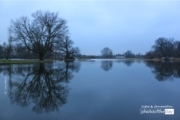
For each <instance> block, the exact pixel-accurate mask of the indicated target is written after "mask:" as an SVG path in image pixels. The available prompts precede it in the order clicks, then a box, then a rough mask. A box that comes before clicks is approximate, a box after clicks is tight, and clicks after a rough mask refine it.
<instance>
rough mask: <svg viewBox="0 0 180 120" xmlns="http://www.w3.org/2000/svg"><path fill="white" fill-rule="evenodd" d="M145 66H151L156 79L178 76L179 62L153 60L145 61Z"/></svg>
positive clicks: (168, 78) (179, 74) (161, 79)
mask: <svg viewBox="0 0 180 120" xmlns="http://www.w3.org/2000/svg"><path fill="white" fill-rule="evenodd" d="M145 64H146V66H148V67H150V68H152V72H153V73H154V74H155V76H156V79H157V80H159V81H164V80H173V78H179V77H180V63H179V62H160V61H159V62H153V61H146V62H145Z"/></svg>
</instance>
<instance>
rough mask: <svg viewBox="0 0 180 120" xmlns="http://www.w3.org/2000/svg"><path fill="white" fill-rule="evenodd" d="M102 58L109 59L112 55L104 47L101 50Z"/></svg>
mask: <svg viewBox="0 0 180 120" xmlns="http://www.w3.org/2000/svg"><path fill="white" fill-rule="evenodd" d="M101 54H102V57H104V58H111V57H112V55H113V52H112V50H111V49H109V48H108V47H105V48H104V49H103V50H101Z"/></svg>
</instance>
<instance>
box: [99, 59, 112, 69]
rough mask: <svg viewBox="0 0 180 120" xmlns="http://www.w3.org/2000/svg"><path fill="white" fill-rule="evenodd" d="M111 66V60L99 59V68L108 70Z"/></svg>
mask: <svg viewBox="0 0 180 120" xmlns="http://www.w3.org/2000/svg"><path fill="white" fill-rule="evenodd" d="M112 66H113V61H101V68H102V69H103V70H104V71H109V70H110V69H111V68H112Z"/></svg>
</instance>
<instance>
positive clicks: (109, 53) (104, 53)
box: [101, 47, 142, 58]
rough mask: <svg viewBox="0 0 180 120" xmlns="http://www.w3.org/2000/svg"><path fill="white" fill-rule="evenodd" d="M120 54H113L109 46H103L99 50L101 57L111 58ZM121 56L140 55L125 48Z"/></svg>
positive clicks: (132, 56) (131, 56)
mask: <svg viewBox="0 0 180 120" xmlns="http://www.w3.org/2000/svg"><path fill="white" fill-rule="evenodd" d="M118 55H120V54H117V55H113V52H112V50H111V49H110V48H108V47H105V48H104V49H103V50H101V56H102V57H103V58H113V57H114V56H118ZM123 56H125V57H126V58H134V57H141V56H142V55H141V54H140V53H139V54H134V53H133V52H132V51H130V50H127V51H126V52H125V53H124V54H123Z"/></svg>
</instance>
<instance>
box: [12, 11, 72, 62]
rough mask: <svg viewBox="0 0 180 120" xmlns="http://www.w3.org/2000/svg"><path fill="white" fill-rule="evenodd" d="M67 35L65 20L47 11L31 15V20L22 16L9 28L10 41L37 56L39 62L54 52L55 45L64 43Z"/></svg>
mask: <svg viewBox="0 0 180 120" xmlns="http://www.w3.org/2000/svg"><path fill="white" fill-rule="evenodd" d="M68 33H69V32H68V27H67V22H66V20H64V19H62V18H60V17H59V15H58V13H54V12H49V11H46V12H43V11H37V12H35V13H33V14H32V19H30V18H28V17H25V16H23V17H20V18H19V19H17V20H14V21H13V20H12V22H11V25H10V27H9V38H10V40H11V41H12V42H16V43H18V44H19V43H22V45H23V46H25V47H26V48H27V49H28V50H30V51H32V52H34V53H36V54H38V56H39V60H44V57H45V55H46V54H47V53H48V52H50V53H51V52H54V48H55V47H54V46H55V45H56V44H57V43H61V44H62V43H64V39H66V37H67V36H69V35H68ZM67 44H71V43H67ZM61 47H66V46H61ZM71 48H72V47H71ZM62 49H64V48H61V50H62ZM73 50H74V49H73ZM71 51H72V50H71Z"/></svg>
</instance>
